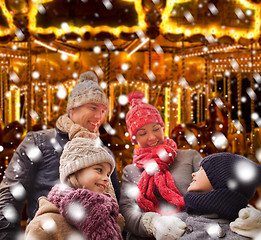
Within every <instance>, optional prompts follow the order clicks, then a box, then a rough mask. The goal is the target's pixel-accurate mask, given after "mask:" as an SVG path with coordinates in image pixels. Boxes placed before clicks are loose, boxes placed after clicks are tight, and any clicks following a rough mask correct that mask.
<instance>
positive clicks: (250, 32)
mask: <svg viewBox="0 0 261 240" xmlns="http://www.w3.org/2000/svg"><path fill="white" fill-rule="evenodd" d="M185 2H189V1H188V0H176V1H173V0H169V1H167V4H166V7H165V9H164V11H163V13H162V22H161V24H160V31H161V33H163V34H165V33H173V34H181V33H184V35H185V36H190V35H191V33H192V32H193V33H201V34H203V35H210V34H215V35H216V36H217V37H222V36H224V35H229V36H231V37H233V38H235V39H236V40H238V39H239V38H240V37H248V38H255V37H258V36H259V35H260V22H261V21H260V19H261V11H260V4H252V3H250V2H249V1H247V0H237V1H235V4H241V5H242V7H241V8H242V10H243V9H245V10H246V14H247V16H252V15H253V16H252V17H253V19H254V20H255V25H254V26H253V27H251V28H245V29H237V34H236V35H235V30H234V29H232V28H231V27H228V26H227V27H226V28H225V29H224V28H222V26H221V25H219V24H216V25H215V26H213V25H212V26H202V27H198V26H197V25H195V26H194V25H193V24H192V25H191V27H189V26H187V25H186V26H182V25H177V24H176V23H174V22H172V19H171V16H173V15H174V13H173V7H174V5H175V4H182V3H185ZM192 15H193V14H192Z"/></svg>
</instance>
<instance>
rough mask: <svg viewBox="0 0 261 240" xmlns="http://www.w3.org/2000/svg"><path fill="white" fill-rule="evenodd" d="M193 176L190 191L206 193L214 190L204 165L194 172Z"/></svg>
mask: <svg viewBox="0 0 261 240" xmlns="http://www.w3.org/2000/svg"><path fill="white" fill-rule="evenodd" d="M192 177H193V179H192V182H191V183H190V186H189V187H188V190H187V191H188V192H202V193H205V192H210V191H212V190H214V189H213V187H212V185H211V183H210V181H209V179H208V176H207V174H206V172H205V170H204V169H203V167H200V169H199V170H198V171H197V172H194V173H192Z"/></svg>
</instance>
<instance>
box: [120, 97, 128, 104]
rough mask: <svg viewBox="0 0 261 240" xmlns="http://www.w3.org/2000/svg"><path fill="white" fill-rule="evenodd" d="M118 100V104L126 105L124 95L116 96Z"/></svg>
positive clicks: (126, 98) (126, 99)
mask: <svg viewBox="0 0 261 240" xmlns="http://www.w3.org/2000/svg"><path fill="white" fill-rule="evenodd" d="M118 102H119V104H120V105H123V106H124V105H126V104H127V103H128V97H127V96H126V95H120V96H119V98H118Z"/></svg>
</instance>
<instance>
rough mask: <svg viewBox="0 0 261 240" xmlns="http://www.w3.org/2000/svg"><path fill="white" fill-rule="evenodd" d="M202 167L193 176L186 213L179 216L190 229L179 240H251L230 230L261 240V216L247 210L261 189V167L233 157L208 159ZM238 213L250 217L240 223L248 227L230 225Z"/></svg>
mask: <svg viewBox="0 0 261 240" xmlns="http://www.w3.org/2000/svg"><path fill="white" fill-rule="evenodd" d="M200 166H201V167H200V169H199V170H198V171H197V172H195V173H193V174H192V176H193V180H192V182H191V184H190V186H189V187H188V192H187V193H186V194H185V196H184V200H185V207H186V212H187V213H185V212H184V213H179V214H177V217H179V218H180V219H181V220H183V221H185V223H186V225H187V230H186V232H185V234H184V235H183V236H182V237H181V238H180V239H211V238H214V239H218V238H223V239H235V240H239V239H249V238H245V237H242V236H239V235H238V234H236V233H234V232H232V231H231V229H232V230H233V231H235V232H237V233H239V234H240V235H244V236H249V237H257V236H258V234H260V235H259V237H261V212H260V211H259V214H258V210H257V209H254V208H253V207H252V209H250V208H249V207H248V208H246V206H247V204H248V202H249V201H250V200H251V199H252V198H253V196H254V194H255V192H256V189H257V188H258V187H259V186H260V185H261V166H260V165H259V164H256V163H254V162H253V161H251V160H249V159H247V158H245V157H243V156H240V155H237V154H232V153H215V154H212V155H209V156H207V157H205V158H204V159H203V160H202V161H201V164H200ZM239 211H244V212H245V213H246V212H247V213H248V216H247V215H246V214H245V215H244V218H245V219H244V218H243V219H241V220H242V221H241V223H242V222H244V223H245V225H241V226H240V225H239V224H237V221H235V222H232V223H231V224H230V221H233V220H235V219H236V218H237V217H238V213H240V212H239ZM244 220H245V221H244ZM229 224H230V225H229ZM246 224H248V226H247V225H246ZM230 227H231V229H230ZM240 228H241V229H240ZM258 228H259V229H258ZM258 230H259V231H258ZM243 232H244V234H242V233H243ZM258 232H259V233H258ZM258 239H259V238H258Z"/></svg>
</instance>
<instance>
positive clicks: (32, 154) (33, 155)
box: [26, 145, 42, 162]
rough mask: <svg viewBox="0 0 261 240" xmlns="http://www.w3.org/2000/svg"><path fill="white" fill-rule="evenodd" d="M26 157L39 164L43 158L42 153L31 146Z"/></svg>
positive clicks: (34, 146)
mask: <svg viewBox="0 0 261 240" xmlns="http://www.w3.org/2000/svg"><path fill="white" fill-rule="evenodd" d="M26 155H27V157H28V158H29V159H30V160H31V161H32V162H38V161H39V160H40V159H41V157H42V153H41V151H40V149H39V148H38V147H37V146H36V145H31V147H29V148H28V149H26Z"/></svg>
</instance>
